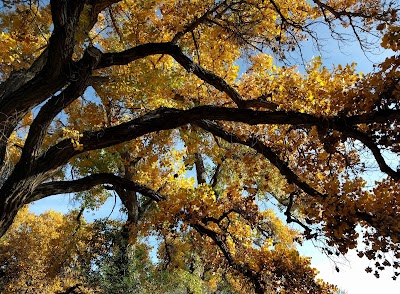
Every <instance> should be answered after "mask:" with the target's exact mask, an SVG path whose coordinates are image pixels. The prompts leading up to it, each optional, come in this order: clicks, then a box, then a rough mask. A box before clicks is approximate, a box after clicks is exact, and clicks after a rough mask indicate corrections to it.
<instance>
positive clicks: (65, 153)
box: [30, 106, 379, 194]
mask: <svg viewBox="0 0 400 294" xmlns="http://www.w3.org/2000/svg"><path fill="white" fill-rule="evenodd" d="M377 114H378V115H379V112H377ZM351 119H352V118H351V117H349V118H348V119H346V118H343V119H341V120H339V119H336V120H334V119H333V120H328V119H324V118H320V117H315V116H313V115H310V114H305V113H298V112H285V111H275V112H271V111H257V110H251V109H237V108H225V107H214V106H199V107H195V108H191V109H188V110H179V109H174V108H160V109H158V110H155V111H152V112H149V113H147V114H145V115H143V116H142V117H140V118H137V119H134V120H131V121H129V122H126V123H123V124H120V125H118V126H114V127H109V128H105V129H102V130H99V131H95V132H84V133H83V134H82V137H81V139H80V144H82V145H83V147H82V149H80V150H76V149H74V146H73V144H72V143H71V140H69V139H65V140H62V141H60V142H59V143H57V144H56V145H54V146H52V147H51V148H49V149H48V151H47V152H46V153H45V154H44V155H43V156H41V157H40V158H38V159H37V162H36V164H37V165H36V168H35V169H34V170H32V171H31V173H30V175H35V174H39V173H44V172H47V171H49V170H52V169H56V168H58V167H60V166H62V165H64V164H66V163H67V162H68V160H69V159H71V158H72V157H74V156H76V155H78V154H81V153H83V152H86V151H90V150H95V149H101V148H106V147H110V146H113V145H116V144H119V143H123V142H127V141H130V140H132V139H135V138H138V137H141V136H143V135H145V134H149V133H152V132H156V131H162V130H170V129H175V128H178V127H181V126H184V125H186V124H190V123H198V122H200V121H202V120H203V121H204V120H223V121H234V122H242V123H246V124H249V125H256V124H280V125H283V124H288V125H297V126H303V127H307V126H308V127H309V126H313V125H322V126H324V125H326V126H329V127H330V128H335V127H336V129H338V130H339V129H340V127H343V126H346V125H347V126H350V125H349V124H348V123H347V122H348V121H349V122H350V121H351ZM367 120H368V121H370V120H371V117H367ZM357 123H362V120H361V119H358V120H357ZM339 126H340V127H339ZM249 144H250V142H249ZM251 144H252V143H251ZM260 148H261V147H260ZM277 164H279V163H277ZM310 193H312V194H313V192H312V191H310Z"/></svg>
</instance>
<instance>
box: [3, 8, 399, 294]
mask: <svg viewBox="0 0 400 294" xmlns="http://www.w3.org/2000/svg"><path fill="white" fill-rule="evenodd" d="M2 4H3V8H2V9H1V14H0V17H1V24H0V26H1V29H2V33H1V36H0V38H1V45H0V56H1V62H2V66H1V79H2V83H1V85H0V126H1V137H0V141H1V144H0V164H1V177H0V179H1V188H0V195H1V196H0V235H4V234H5V233H6V231H7V230H8V228H9V227H10V226H11V225H12V223H13V221H14V218H15V216H16V214H17V212H18V211H19V210H21V209H22V207H23V206H24V205H25V204H29V203H31V202H33V201H35V200H38V199H43V198H45V197H48V196H51V195H57V194H63V193H78V197H79V198H80V199H81V200H82V202H83V203H84V205H85V206H87V207H93V206H96V205H101V203H102V201H104V199H105V198H106V197H108V196H109V195H110V193H113V192H111V191H115V193H116V195H118V197H120V199H121V202H122V203H123V205H124V208H125V210H126V212H127V215H128V219H127V222H126V224H125V226H124V228H123V229H122V230H123V232H124V233H123V234H125V237H124V238H125V240H127V239H129V238H131V241H132V242H134V240H135V239H136V238H137V237H140V236H142V235H146V234H150V233H156V234H158V235H159V236H160V237H162V238H164V239H165V240H166V243H171V242H172V243H174V242H178V243H182V246H178V248H180V249H179V250H178V251H177V252H184V250H185V249H184V248H185V246H186V247H187V248H193V249H194V248H196V246H197V248H201V249H202V250H203V251H204V252H207V253H208V256H206V257H213V256H214V257H215V258H214V259H215V261H218V263H219V265H223V266H224V267H226V268H228V269H229V271H230V274H231V276H232V277H234V279H236V280H237V281H238V289H239V290H240V289H241V290H243V289H244V290H243V291H248V290H249V289H252V290H254V291H255V292H257V293H263V292H265V291H267V289H268V287H274V289H282V291H283V290H285V291H292V292H294V291H298V292H299V291H300V292H301V291H303V292H305V291H311V290H310V289H313V290H312V291H314V292H319V293H322V292H323V291H326V292H329V291H331V288H330V287H329V286H327V285H324V284H322V283H321V282H318V281H315V280H314V277H315V271H314V270H312V269H311V268H310V267H309V262H307V260H306V259H304V258H301V257H299V256H298V255H296V251H295V249H294V248H293V245H291V244H292V243H293V240H297V239H298V236H297V234H295V233H289V231H286V233H285V234H284V235H286V237H285V238H289V239H288V240H282V238H281V237H279V238H278V237H277V236H280V234H279V233H277V232H276V231H275V230H274V229H271V227H274V228H275V227H276V223H279V222H277V221H276V220H275V221H273V220H274V219H275V218H274V216H272V215H271V213H270V212H269V211H265V210H262V209H260V203H262V202H263V201H268V199H275V200H274V201H277V202H278V203H279V207H280V208H281V209H282V210H283V211H284V213H285V215H286V218H287V219H286V220H287V222H288V223H295V224H297V225H298V227H299V229H300V230H302V231H303V234H304V237H306V238H314V239H319V240H322V241H323V242H324V243H325V244H326V246H327V247H326V249H325V250H326V252H327V253H328V254H333V253H338V254H340V253H346V252H347V251H348V250H349V249H352V248H355V247H356V244H357V238H358V235H359V233H361V234H362V237H363V242H364V243H365V247H364V248H363V249H362V250H361V251H360V252H359V255H360V256H363V255H365V256H367V257H368V258H369V259H376V270H375V272H374V273H375V275H376V276H379V272H378V270H382V269H384V268H385V266H393V267H394V268H395V269H397V268H398V266H399V263H398V261H397V258H399V257H400V251H399V244H400V243H399V239H398V236H399V230H400V226H399V224H398V221H397V220H398V215H399V210H398V207H399V205H398V197H396V196H398V193H399V192H398V191H399V179H400V172H399V170H398V169H396V168H394V167H393V166H390V165H389V164H388V163H387V162H386V161H385V159H384V154H385V152H392V153H394V154H397V153H398V152H399V140H400V139H399V136H398V130H399V96H398V95H399V90H398V81H399V78H398V66H399V56H398V54H397V53H396V52H397V51H398V50H399V48H400V38H399V36H400V35H399V17H398V7H397V6H396V2H395V1H393V2H390V1H378V0H368V1H362V2H361V1H356V0H352V1H320V0H313V1H305V0H296V1H290V2H289V1H284V0H279V1H278V0H275V1H274V0H268V1H264V0H221V1H219V0H218V1H217V0H205V1H204V0H203V1H195V0H193V1H161V0H160V1H156V0H154V1H141V0H136V1H133V0H132V1H131V0H126V1H117V0H97V1H95V0H85V1H82V0H79V1H78V0H70V1H57V0H54V1H49V2H48V1H22V0H20V1H18V0H15V1H5V0H3V1H2ZM324 25H326V26H327V27H328V29H329V30H330V31H331V34H332V36H333V37H336V38H344V36H346V35H345V34H341V29H338V28H339V27H344V28H348V29H349V30H350V31H351V32H352V34H353V37H354V39H355V40H357V41H358V42H359V44H360V46H361V47H362V49H364V50H365V51H367V50H369V49H371V46H372V45H373V44H374V43H376V40H379V41H380V44H381V46H382V47H383V48H385V49H391V50H392V51H393V52H394V54H393V56H391V57H389V58H387V59H386V60H385V61H383V62H382V63H381V64H380V65H379V66H378V67H377V69H376V71H375V72H374V73H371V74H367V75H361V74H358V73H357V72H356V71H355V69H354V65H337V66H336V67H334V68H333V69H331V70H328V69H327V68H326V67H324V66H323V65H322V62H321V59H319V58H315V59H314V60H312V61H311V62H309V63H307V65H306V69H305V72H303V73H302V72H301V71H300V70H299V69H298V68H297V67H295V66H290V59H289V58H290V56H291V52H298V56H300V59H301V56H302V55H301V52H302V51H301V50H302V47H301V46H302V42H303V41H304V40H306V39H307V38H309V39H310V40H313V41H314V42H315V44H316V45H318V44H319V43H318V40H319V36H318V34H317V30H316V27H317V26H324ZM371 38H374V39H372V40H371ZM272 56H274V57H275V58H276V59H277V60H281V61H282V62H287V63H289V66H277V63H276V62H274V59H273V57H272ZM240 58H242V59H243V58H246V59H247V60H248V62H249V67H248V69H247V71H246V73H245V74H244V75H242V76H241V77H239V76H238V66H237V61H238V60H240ZM365 152H369V153H368V154H370V155H371V156H372V157H373V158H374V160H375V161H376V163H377V166H378V167H379V169H380V171H382V172H383V173H384V174H386V177H384V178H383V179H381V180H380V181H377V182H376V183H375V184H374V187H372V188H369V187H368V186H367V184H366V182H365V181H364V180H363V177H362V175H363V174H364V173H365V172H366V171H367V167H366V166H365V164H364V161H363V156H365V155H363V154H365ZM368 156H369V155H368ZM191 170H194V172H196V178H197V181H194V179H191V178H189V177H188V176H187V175H188V172H190V171H191ZM76 176H78V177H79V178H78V179H76ZM273 224H275V225H273ZM357 226H359V227H360V229H359V230H356V227H357ZM278 227H279V228H281V227H282V226H280V225H279V226H278ZM280 230H283V229H280ZM278 231H279V230H278ZM184 232H185V233H186V234H185V235H184V236H186V235H187V236H191V237H190V240H191V241H192V242H193V244H190V242H188V241H187V240H186V239H183V240H186V241H185V242H183V241H181V237H180V234H181V233H184ZM275 239H277V241H274V240H275ZM188 244H189V245H188ZM167 247H168V246H167ZM167 247H165V248H167ZM389 252H390V253H393V256H394V259H393V260H390V261H389V259H388V257H387V256H388V255H390V254H389ZM166 254H167V255H166V256H168V253H167V251H166ZM177 256H179V255H177ZM171 258H172V256H171ZM182 260H185V259H182ZM185 262H186V261H185ZM208 262H211V261H210V260H206V262H205V263H206V264H207V263H208ZM211 263H212V262H211ZM178 264H179V263H178ZM367 270H368V271H373V269H371V268H368V269H367ZM396 276H397V273H395V276H394V278H396ZM231 282H232V284H234V281H231Z"/></svg>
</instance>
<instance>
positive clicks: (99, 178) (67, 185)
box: [26, 173, 164, 203]
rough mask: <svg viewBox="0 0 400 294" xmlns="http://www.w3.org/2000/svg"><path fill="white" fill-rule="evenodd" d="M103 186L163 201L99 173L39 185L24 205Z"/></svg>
mask: <svg viewBox="0 0 400 294" xmlns="http://www.w3.org/2000/svg"><path fill="white" fill-rule="evenodd" d="M105 184H109V185H112V186H113V188H112V189H117V188H122V189H125V190H130V191H135V192H138V193H140V194H142V195H143V196H146V197H148V198H150V199H152V200H154V201H156V202H159V201H161V200H163V199H164V197H163V196H162V195H161V194H160V193H158V192H157V191H154V190H152V189H150V188H148V187H146V186H144V185H141V184H139V183H136V182H134V181H131V180H128V179H125V178H121V177H118V176H116V175H114V174H111V173H99V174H93V175H90V176H86V177H84V178H81V179H78V180H72V181H55V182H47V183H44V184H41V185H39V186H38V187H37V188H36V189H35V190H34V191H33V193H32V195H31V196H30V197H29V198H28V199H27V200H26V203H31V202H33V201H36V200H40V199H43V198H46V197H48V196H52V195H58V194H66V193H75V192H81V191H86V190H89V189H91V188H93V187H94V186H97V185H105Z"/></svg>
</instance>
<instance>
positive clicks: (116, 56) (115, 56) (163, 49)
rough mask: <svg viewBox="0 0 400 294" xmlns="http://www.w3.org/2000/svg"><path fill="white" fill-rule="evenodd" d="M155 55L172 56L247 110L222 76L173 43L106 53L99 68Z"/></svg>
mask: <svg viewBox="0 0 400 294" xmlns="http://www.w3.org/2000/svg"><path fill="white" fill-rule="evenodd" d="M154 54H167V55H170V56H171V57H172V58H174V59H175V61H176V62H178V63H179V64H180V65H181V66H182V67H183V68H184V69H186V70H187V71H188V72H190V73H193V74H195V75H196V76H197V77H198V78H200V79H201V80H203V81H205V82H206V83H208V84H209V85H211V86H213V87H215V88H216V89H217V90H220V91H221V92H224V93H225V94H227V95H228V97H230V98H231V99H232V101H233V102H234V103H235V104H236V105H237V106H238V107H239V108H246V101H245V100H243V98H242V96H241V95H240V94H239V93H238V92H237V91H236V90H235V89H234V88H233V87H232V86H230V85H229V84H228V83H227V82H226V81H225V80H224V79H223V78H221V77H220V76H218V75H216V74H214V73H213V72H211V71H209V70H207V69H205V68H203V67H202V66H200V65H199V64H197V63H195V62H194V61H193V60H191V59H190V58H189V57H187V56H186V55H185V54H184V53H183V52H182V50H181V48H180V47H179V46H177V45H175V44H173V43H147V44H143V45H139V46H136V47H134V48H131V49H128V50H125V51H121V52H116V53H104V54H103V57H102V59H101V61H100V63H99V65H98V68H105V67H109V66H113V65H125V64H128V63H130V62H132V61H135V60H137V59H140V58H143V57H146V56H150V55H154Z"/></svg>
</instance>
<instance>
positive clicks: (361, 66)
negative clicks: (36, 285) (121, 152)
mask: <svg viewBox="0 0 400 294" xmlns="http://www.w3.org/2000/svg"><path fill="white" fill-rule="evenodd" d="M321 34H322V35H323V36H324V37H325V38H324V41H323V45H324V47H323V51H322V52H319V51H317V50H315V48H314V47H313V46H312V44H311V43H309V44H308V45H306V46H305V47H304V48H303V54H304V56H305V59H306V60H310V59H311V58H312V57H313V56H319V55H321V53H322V60H323V63H324V64H325V65H326V66H327V67H331V66H332V65H333V64H342V65H343V64H346V63H352V62H356V63H357V67H356V68H357V70H358V71H361V72H364V73H368V72H371V71H372V70H373V66H372V65H373V62H379V61H382V60H384V58H385V57H386V56H388V55H389V54H390V52H387V51H382V50H381V51H375V52H374V54H371V53H365V52H363V51H362V50H360V47H359V45H358V44H357V43H356V42H349V43H347V44H346V45H343V44H340V43H338V42H337V41H335V40H334V39H332V38H331V37H330V36H329V35H328V34H326V33H324V32H322V33H321ZM389 160H393V159H389ZM382 176H383V175H382V174H380V173H373V174H370V175H369V177H370V178H369V180H371V181H373V180H374V179H376V180H379V179H380V178H381V177H382ZM71 199H72V196H71V195H58V196H52V197H48V198H46V199H43V200H40V201H38V202H35V203H33V204H32V205H31V207H30V209H31V211H33V212H35V213H41V212H43V211H46V210H48V209H54V210H57V211H60V212H67V211H68V210H69V209H71V208H74V205H73V204H74V203H73V201H72V200H71ZM119 208H120V203H119V202H118V201H117V203H115V200H114V199H113V198H110V199H109V200H108V201H107V202H106V204H105V205H104V206H103V207H101V208H100V209H99V210H98V211H96V212H95V214H94V213H91V212H89V213H88V212H85V214H84V216H85V218H86V219H87V220H89V221H90V220H93V219H94V218H104V217H109V216H110V217H113V218H123V217H124V216H123V214H122V213H121V212H120V211H119ZM299 251H300V253H301V254H302V255H304V256H310V257H311V262H312V266H313V267H315V268H317V269H318V270H319V272H320V274H319V276H318V277H320V278H322V279H323V280H325V281H326V282H330V283H333V284H336V285H337V286H338V287H339V288H340V289H341V290H343V291H345V293H347V294H358V293H363V294H376V293H380V292H381V293H385V294H396V293H399V292H400V291H399V289H400V281H399V280H400V279H399V280H398V281H393V280H392V278H391V277H392V275H393V273H392V270H391V269H387V270H385V271H383V272H382V275H381V277H380V278H379V279H377V278H375V277H374V276H373V275H372V274H367V273H366V272H365V268H366V267H368V266H369V265H370V263H373V262H370V261H369V260H367V259H365V258H364V259H360V258H359V257H358V256H357V255H356V252H355V251H354V250H353V251H350V252H349V253H348V254H347V255H346V256H345V257H344V258H341V259H339V261H338V263H337V264H336V265H337V266H338V267H339V269H340V272H339V273H338V272H336V270H335V264H334V263H333V262H332V261H330V259H329V258H328V257H327V256H325V255H324V254H322V253H321V252H319V250H318V249H316V248H315V247H314V246H313V244H312V243H311V241H306V242H305V243H304V244H303V246H300V247H299Z"/></svg>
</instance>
